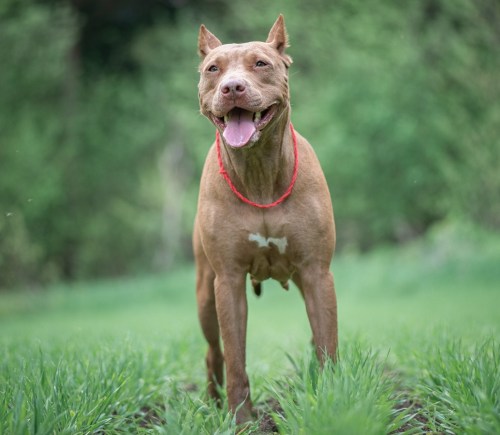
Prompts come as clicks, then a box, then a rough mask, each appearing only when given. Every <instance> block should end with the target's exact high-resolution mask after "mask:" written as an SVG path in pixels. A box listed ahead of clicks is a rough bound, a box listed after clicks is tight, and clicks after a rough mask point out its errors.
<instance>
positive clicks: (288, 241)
mask: <svg viewBox="0 0 500 435" xmlns="http://www.w3.org/2000/svg"><path fill="white" fill-rule="evenodd" d="M287 46H288V37H287V34H286V30H285V24H284V20H283V16H281V15H280V16H279V18H278V19H277V21H276V22H275V24H274V26H273V27H272V29H271V31H270V32H269V36H268V38H267V41H266V42H248V43H245V44H227V45H222V43H221V42H220V41H219V39H217V37H215V36H214V35H213V34H212V33H210V32H209V31H208V30H207V29H206V28H205V26H203V25H202V26H201V28H200V33H199V37H198V51H199V54H200V56H201V58H202V62H201V65H200V74H201V78H200V82H199V99H200V107H201V112H202V113H203V115H205V116H206V117H207V118H208V119H210V120H211V121H212V122H213V124H214V125H215V127H216V130H217V135H216V142H215V143H214V145H213V146H212V148H211V149H210V151H209V153H208V156H207V159H206V162H205V167H204V170H203V174H202V177H201V184H200V195H199V201H198V213H197V217H196V222H195V227H194V235H193V246H194V253H195V258H196V266H197V283H196V295H197V301H198V314H199V318H200V322H201V326H202V329H203V333H204V335H205V338H206V340H207V341H208V345H209V347H208V353H207V357H206V363H207V370H208V382H209V394H210V395H211V396H212V397H213V398H214V399H216V400H217V401H219V400H220V397H219V395H218V392H217V388H216V384H219V385H222V383H223V363H224V360H225V362H226V378H227V379H226V380H227V396H228V401H229V408H230V409H231V411H233V412H236V411H237V415H236V420H237V422H238V423H241V422H244V421H247V420H250V419H251V418H252V402H251V399H250V386H249V382H248V376H247V374H246V371H245V347H246V327H247V300H246V290H245V281H246V276H247V274H250V276H251V279H252V283H253V285H254V288H255V290H256V292H257V293H260V282H261V281H263V280H266V279H268V278H273V279H275V280H277V281H279V282H280V283H281V284H282V285H283V286H284V287H285V288H287V287H288V280H289V279H290V278H291V279H292V280H293V282H294V283H295V284H296V285H297V286H298V288H299V289H300V291H301V293H302V295H303V297H304V300H305V304H306V309H307V314H308V317H309V321H310V324H311V328H312V332H313V341H314V345H315V348H316V352H317V356H318V358H319V360H320V361H321V362H324V359H325V357H326V356H329V357H331V358H333V359H335V356H336V351H337V303H336V297H335V290H334V285H333V276H332V274H331V272H330V269H329V268H330V262H331V259H332V255H333V251H334V247H335V226H334V221H333V211H332V205H331V200H330V193H329V191H328V186H327V184H326V181H325V177H324V175H323V172H322V170H321V167H320V164H319V162H318V160H317V157H316V155H315V153H314V151H313V149H312V148H311V146H310V145H309V143H308V142H307V141H306V140H305V139H304V138H303V137H302V136H300V135H299V134H298V133H295V132H294V130H293V127H292V126H291V123H290V102H289V91H288V68H289V66H290V64H291V63H292V60H291V58H290V57H289V56H288V55H287V54H285V49H286V47H287ZM219 332H220V333H221V335H222V341H223V344H224V357H223V355H222V351H221V345H220V339H219Z"/></svg>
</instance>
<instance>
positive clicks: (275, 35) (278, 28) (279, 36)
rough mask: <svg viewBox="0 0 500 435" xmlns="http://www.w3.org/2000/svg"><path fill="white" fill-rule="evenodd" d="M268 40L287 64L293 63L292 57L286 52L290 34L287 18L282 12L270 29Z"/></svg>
mask: <svg viewBox="0 0 500 435" xmlns="http://www.w3.org/2000/svg"><path fill="white" fill-rule="evenodd" d="M266 42H267V43H268V44H271V46H272V47H274V48H275V49H276V50H278V52H279V54H280V55H281V57H282V58H283V61H284V62H285V65H286V66H287V67H289V66H290V65H291V63H292V58H291V57H290V56H288V55H286V54H285V49H286V48H287V47H288V46H289V45H288V34H287V33H286V28H285V18H284V17H283V15H282V14H280V15H279V17H278V19H277V20H276V22H275V23H274V25H273V27H272V28H271V30H270V31H269V35H268V36H267V40H266Z"/></svg>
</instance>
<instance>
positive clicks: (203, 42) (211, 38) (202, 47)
mask: <svg viewBox="0 0 500 435" xmlns="http://www.w3.org/2000/svg"><path fill="white" fill-rule="evenodd" d="M219 45H222V42H220V41H219V39H218V38H217V36H215V35H214V34H212V33H210V32H209V31H208V30H207V28H206V27H205V26H204V25H203V24H202V25H201V26H200V33H198V54H199V55H200V57H201V58H204V57H205V56H206V55H207V54H208V53H210V52H211V51H212V50H213V49H214V48H217V47H218V46H219Z"/></svg>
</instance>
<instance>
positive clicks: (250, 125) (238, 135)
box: [211, 104, 278, 148]
mask: <svg viewBox="0 0 500 435" xmlns="http://www.w3.org/2000/svg"><path fill="white" fill-rule="evenodd" d="M277 109H278V105H277V104H273V105H271V106H269V107H268V108H267V109H265V110H262V111H260V112H252V111H250V110H245V109H241V108H239V107H235V108H234V109H232V110H230V111H229V112H227V113H226V114H225V115H224V116H220V117H219V116H215V115H214V114H211V117H212V120H213V122H214V124H215V125H216V126H217V127H218V128H219V129H220V130H221V131H222V135H223V136H224V140H225V141H226V142H227V143H228V144H229V145H230V146H232V147H233V148H241V147H244V146H245V145H247V144H249V143H253V142H256V141H257V140H258V139H259V137H260V131H261V130H263V129H264V127H265V126H266V125H267V124H269V122H270V121H271V119H273V117H274V115H275V113H276V110H277Z"/></svg>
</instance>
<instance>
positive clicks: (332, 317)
mask: <svg viewBox="0 0 500 435" xmlns="http://www.w3.org/2000/svg"><path fill="white" fill-rule="evenodd" d="M294 281H295V283H296V284H297V286H298V287H299V288H300V290H301V292H302V295H303V296H304V300H305V303H306V310H307V316H308V318H309V323H310V324H311V329H312V333H313V342H314V345H315V348H316V354H317V356H318V359H319V361H320V363H321V365H323V363H324V361H325V356H328V357H330V358H331V359H332V360H333V361H334V362H335V361H336V358H337V345H338V332H337V328H338V327H337V298H336V295H335V286H334V283H333V275H332V273H331V272H330V270H329V269H328V268H327V267H319V266H314V267H309V268H307V269H306V270H303V271H301V273H300V274H299V276H296V277H294Z"/></svg>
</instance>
